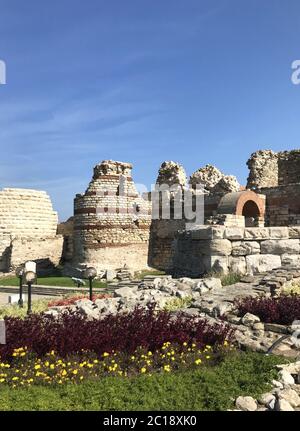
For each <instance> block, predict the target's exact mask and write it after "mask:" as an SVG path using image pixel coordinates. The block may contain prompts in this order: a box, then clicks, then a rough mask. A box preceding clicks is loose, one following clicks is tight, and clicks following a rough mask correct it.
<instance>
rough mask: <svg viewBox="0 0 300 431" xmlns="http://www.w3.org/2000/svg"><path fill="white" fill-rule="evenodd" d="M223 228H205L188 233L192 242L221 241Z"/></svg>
mask: <svg viewBox="0 0 300 431" xmlns="http://www.w3.org/2000/svg"><path fill="white" fill-rule="evenodd" d="M224 232H225V226H205V227H200V228H198V229H192V230H191V231H190V234H191V238H192V239H194V240H197V239H198V240H209V239H223V238H224Z"/></svg>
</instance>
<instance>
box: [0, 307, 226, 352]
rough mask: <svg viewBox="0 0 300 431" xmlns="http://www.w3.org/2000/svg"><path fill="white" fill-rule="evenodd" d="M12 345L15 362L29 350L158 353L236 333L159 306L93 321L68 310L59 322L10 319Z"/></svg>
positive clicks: (216, 341)
mask: <svg viewBox="0 0 300 431" xmlns="http://www.w3.org/2000/svg"><path fill="white" fill-rule="evenodd" d="M5 322H6V328H7V344H6V345H3V346H0V356H1V358H2V360H3V359H5V360H9V359H10V358H12V354H13V350H14V349H16V348H19V347H24V346H27V347H28V349H29V350H30V351H32V352H34V353H36V354H37V355H38V356H39V357H42V356H44V355H45V354H47V353H48V352H50V351H52V350H55V351H56V352H57V353H58V355H59V356H61V357H66V356H68V355H70V354H76V353H78V352H81V351H82V350H87V351H91V352H94V353H96V354H97V355H102V354H103V353H104V352H112V351H116V352H127V353H132V352H134V351H135V350H136V349H137V348H138V347H143V348H145V349H148V350H151V351H154V350H157V349H159V348H161V346H162V345H163V343H165V342H167V341H169V342H171V343H179V344H182V343H184V342H187V343H189V344H191V343H196V344H197V345H199V346H200V347H202V346H204V345H206V344H209V345H213V346H215V345H218V344H220V345H222V344H223V343H224V341H225V340H226V339H230V338H231V336H232V334H233V331H232V329H231V328H230V327H229V326H228V325H225V324H223V325H209V324H208V322H207V321H206V320H199V319H198V318H195V317H184V316H177V317H174V316H172V315H171V314H170V313H168V312H164V311H162V312H159V313H156V312H155V310H154V307H149V308H146V309H145V308H136V309H135V310H134V311H133V312H131V313H128V314H117V315H111V314H110V315H107V316H106V317H104V318H103V319H101V320H88V319H87V318H85V317H84V316H83V315H81V314H79V313H72V312H68V311H66V312H65V313H63V314H62V315H61V316H60V317H59V319H56V318H54V317H53V316H48V315H45V314H33V315H31V316H29V317H27V318H26V319H23V320H22V319H20V318H14V317H9V318H6V319H5Z"/></svg>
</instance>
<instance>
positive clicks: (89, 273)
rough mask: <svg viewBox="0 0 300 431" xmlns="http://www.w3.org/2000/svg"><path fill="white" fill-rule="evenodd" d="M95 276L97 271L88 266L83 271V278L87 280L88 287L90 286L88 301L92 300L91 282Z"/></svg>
mask: <svg viewBox="0 0 300 431" xmlns="http://www.w3.org/2000/svg"><path fill="white" fill-rule="evenodd" d="M96 276H97V270H96V269H95V268H93V267H92V266H90V267H89V268H87V269H86V270H85V271H84V278H87V279H88V280H89V286H90V300H91V301H92V300H93V280H94V278H95V277H96Z"/></svg>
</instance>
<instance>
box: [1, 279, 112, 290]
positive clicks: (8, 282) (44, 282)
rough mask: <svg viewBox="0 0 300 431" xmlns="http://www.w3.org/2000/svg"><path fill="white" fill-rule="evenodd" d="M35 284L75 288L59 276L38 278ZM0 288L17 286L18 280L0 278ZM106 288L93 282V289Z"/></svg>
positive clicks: (96, 281) (71, 282) (104, 283)
mask: <svg viewBox="0 0 300 431" xmlns="http://www.w3.org/2000/svg"><path fill="white" fill-rule="evenodd" d="M85 282H86V285H85V287H88V280H85ZM37 284H42V285H44V286H62V287H77V286H76V285H75V284H74V282H73V280H72V279H71V278H70V277H59V276H50V277H39V278H38V280H37ZM0 285H1V286H19V279H18V278H17V277H3V278H0ZM106 286H107V283H106V282H102V281H98V280H95V281H94V282H93V287H98V288H104V287H106Z"/></svg>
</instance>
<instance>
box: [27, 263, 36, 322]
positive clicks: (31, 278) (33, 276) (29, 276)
mask: <svg viewBox="0 0 300 431" xmlns="http://www.w3.org/2000/svg"><path fill="white" fill-rule="evenodd" d="M35 279H36V273H35V272H33V271H27V272H25V282H26V284H27V286H28V308H27V314H30V313H31V286H32V285H33V283H34V282H35Z"/></svg>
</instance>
